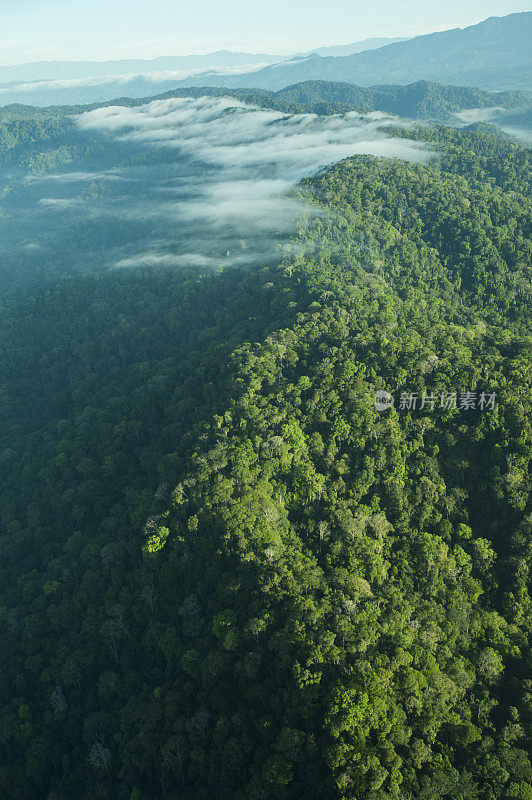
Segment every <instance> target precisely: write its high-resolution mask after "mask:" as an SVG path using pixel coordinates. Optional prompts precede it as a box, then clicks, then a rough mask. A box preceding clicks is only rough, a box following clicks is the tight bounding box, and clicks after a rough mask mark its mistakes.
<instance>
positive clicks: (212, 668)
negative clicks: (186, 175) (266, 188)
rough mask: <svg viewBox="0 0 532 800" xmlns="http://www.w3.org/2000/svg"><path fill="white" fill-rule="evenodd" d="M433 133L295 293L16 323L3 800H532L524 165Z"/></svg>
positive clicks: (305, 235)
mask: <svg viewBox="0 0 532 800" xmlns="http://www.w3.org/2000/svg"><path fill="white" fill-rule="evenodd" d="M409 134H410V132H409ZM414 135H415V136H417V137H418V138H419V139H420V140H423V141H427V140H428V141H429V142H430V143H431V145H432V146H434V147H435V148H436V147H437V148H438V150H439V151H440V153H441V154H442V155H441V156H440V158H439V161H437V162H435V163H431V164H429V165H426V166H416V165H411V164H406V163H404V162H401V161H392V162H387V161H383V160H380V159H374V158H368V157H357V158H352V159H348V160H346V161H344V162H341V163H340V164H337V165H335V166H334V167H331V168H330V169H327V170H325V171H324V172H323V173H321V174H320V175H318V176H316V177H315V178H312V179H310V180H308V181H306V182H304V183H303V184H302V185H301V187H299V189H298V192H299V193H300V195H301V197H303V198H304V199H305V200H306V202H308V203H309V204H314V205H318V204H319V205H320V206H321V207H322V208H324V209H329V210H330V212H331V213H329V214H325V213H322V214H321V215H309V221H308V222H307V223H305V224H302V227H301V230H300V232H299V235H298V240H297V241H296V242H295V243H294V244H296V245H297V247H296V248H295V249H294V252H295V253H296V255H295V256H294V257H293V259H290V260H289V261H286V262H285V263H283V264H281V265H280V266H272V267H270V268H250V269H249V270H247V271H241V272H236V271H225V272H223V273H220V274H217V275H210V276H205V277H198V276H197V275H195V274H192V273H187V272H181V273H170V272H164V271H162V272H159V271H157V270H151V271H144V272H143V271H132V272H130V273H128V274H127V275H126V274H124V273H118V272H114V273H107V274H105V275H101V274H96V275H92V276H85V277H83V278H76V279H74V278H68V279H64V280H63V281H61V282H60V283H58V284H57V285H56V286H55V288H54V289H53V290H50V291H41V292H35V293H33V294H31V295H30V296H27V297H26V298H24V299H21V300H20V301H19V302H17V303H15V302H13V303H11V304H9V305H8V306H7V308H6V309H4V310H3V312H2V316H1V319H0V324H1V330H0V349H1V353H2V358H3V362H4V363H5V365H6V370H5V376H4V377H3V379H2V387H1V390H0V415H1V420H0V421H1V429H2V436H3V442H2V450H1V452H0V508H1V516H0V533H1V551H2V556H3V558H2V564H1V568H0V575H1V583H0V585H1V587H2V597H1V601H0V602H1V605H0V623H1V625H0V653H1V654H2V655H1V658H2V669H1V670H0V687H1V696H2V707H1V710H0V792H1V794H2V796H6V797H17V798H19V797H20V798H28V800H33V798H53V797H57V798H70V797H76V798H80V800H92V798H94V797H101V798H109V800H110V799H111V798H113V800H128V799H129V798H136V799H137V800H141V798H146V800H148V798H149V800H159V798H160V799H161V800H162V798H170V799H171V800H212V798H220V800H222V798H227V800H244V799H245V800H259V798H262V800H269V799H270V798H271V800H300V798H302V797H305V798H309V800H399V798H406V797H415V798H419V799H420V800H429V798H430V800H449V799H450V798H461V800H507V799H508V798H528V797H530V794H531V790H532V766H531V764H530V760H529V757H528V750H529V745H530V724H531V713H532V702H531V697H532V680H531V667H532V660H531V656H530V653H531V650H530V636H531V630H530V620H531V618H532V614H531V610H532V604H531V602H530V594H529V592H530V567H531V558H532V551H531V548H530V540H531V520H532V514H531V508H530V442H531V435H532V431H531V427H530V420H531V418H532V416H531V408H530V402H531V396H532V393H531V389H532V370H531V364H530V341H531V339H530V335H531V330H530V327H531V315H530V277H531V276H530V199H529V194H528V188H529V179H530V175H529V172H528V169H529V153H528V151H526V150H523V149H522V148H519V147H517V146H516V145H513V144H511V143H507V142H504V141H503V140H501V139H494V138H491V137H490V136H489V135H488V134H486V133H482V134H480V133H475V132H456V131H453V130H451V129H448V128H436V129H431V130H429V129H423V130H421V129H420V130H419V131H414ZM265 283H268V284H271V290H270V291H269V292H267V293H265V292H264V291H263V289H262V287H263V286H264V284H265ZM377 389H382V390H386V391H388V392H390V393H393V395H394V396H395V397H397V398H399V396H400V394H401V392H405V393H408V392H416V393H418V395H419V396H420V397H421V396H422V395H423V393H425V394H426V395H428V394H433V395H434V396H435V397H438V398H439V397H440V396H441V393H442V392H450V391H452V390H453V389H455V390H456V391H457V392H459V393H460V392H462V391H474V392H476V393H477V396H480V395H481V394H482V393H483V392H484V393H488V392H495V393H496V397H497V401H496V404H495V406H494V408H493V409H484V411H481V410H480V409H476V410H470V411H468V410H464V409H461V408H459V407H458V408H453V407H450V408H446V407H442V406H440V404H439V403H436V404H435V407H434V408H433V409H428V408H424V409H422V408H419V407H418V408H416V409H410V410H406V409H403V410H402V409H401V408H400V407H399V406H398V404H396V405H395V407H393V408H390V409H389V410H386V411H378V410H377V409H376V408H375V404H374V396H375V391H376V390H377Z"/></svg>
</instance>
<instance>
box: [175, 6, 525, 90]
mask: <svg viewBox="0 0 532 800" xmlns="http://www.w3.org/2000/svg"><path fill="white" fill-rule="evenodd" d="M531 42H532V12H523V13H521V14H510V15H508V16H506V17H492V18H490V19H487V20H485V21H484V22H481V23H479V24H478V25H471V26H470V27H467V28H463V29H462V28H456V29H454V30H449V31H443V32H441V33H431V34H428V35H425V36H417V37H415V38H414V39H409V40H407V41H403V42H396V43H394V44H389V45H387V46H385V47H379V48H377V49H375V50H369V51H365V52H362V53H355V54H352V55H342V56H328V57H321V56H319V55H318V54H312V55H311V56H310V57H309V58H307V59H304V60H299V61H297V62H293V63H290V62H285V63H283V64H276V65H271V66H268V67H265V68H263V69H261V70H258V71H256V72H254V73H252V74H248V75H238V76H232V77H231V79H230V80H229V81H228V80H224V81H223V83H224V85H226V86H227V85H229V86H239V87H251V86H253V87H257V88H263V89H282V88H284V87H285V86H290V85H291V84H294V83H300V82H302V81H308V80H328V81H345V82H348V83H355V84H359V85H361V86H371V85H375V84H388V83H393V84H406V83H411V82H414V81H419V80H428V81H438V82H441V83H451V84H460V85H464V84H465V85H471V86H480V87H482V88H485V89H512V88H515V89H518V88H523V89H530V88H532V48H531ZM221 80H222V79H221V77H220V78H218V77H217V76H215V75H214V76H211V77H210V78H209V80H208V81H207V83H210V84H213V85H216V84H219V83H220V81H221ZM186 82H187V83H188V84H189V85H194V84H196V85H197V84H198V80H197V79H193V78H190V79H188V80H187V81H186Z"/></svg>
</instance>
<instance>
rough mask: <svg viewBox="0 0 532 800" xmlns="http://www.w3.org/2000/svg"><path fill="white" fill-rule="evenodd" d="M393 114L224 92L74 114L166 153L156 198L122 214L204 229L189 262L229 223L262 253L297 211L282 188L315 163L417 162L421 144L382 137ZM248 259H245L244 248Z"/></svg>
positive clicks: (92, 127)
mask: <svg viewBox="0 0 532 800" xmlns="http://www.w3.org/2000/svg"><path fill="white" fill-rule="evenodd" d="M397 121H398V120H397V118H396V117H390V116H387V115H385V114H381V113H372V114H369V115H364V116H361V115H360V114H357V113H349V114H345V115H343V116H328V117H323V116H316V115H314V114H295V115H287V114H282V113H280V112H278V111H271V110H265V109H262V108H255V107H252V106H249V105H246V104H245V103H242V102H240V101H238V100H236V99H234V98H231V97H222V98H212V97H202V98H197V99H193V98H172V99H169V100H157V101H154V102H151V103H149V104H146V105H144V106H140V107H136V108H128V107H123V106H113V107H107V108H100V109H97V110H95V111H90V112H88V113H85V114H83V115H81V116H80V117H78V118H77V124H78V126H79V127H80V128H81V129H83V130H86V131H97V132H99V133H100V134H101V133H102V132H107V133H108V134H109V135H111V136H112V137H113V138H114V139H115V140H117V141H120V142H122V143H125V144H129V145H134V146H136V147H141V148H148V149H151V150H152V151H160V150H161V149H162V150H164V151H165V152H166V156H165V159H166V160H167V161H168V164H167V169H166V174H165V178H164V179H161V178H159V180H158V182H157V187H156V193H157V195H158V198H157V200H153V201H152V202H150V203H144V204H140V205H139V204H135V203H133V204H131V205H130V206H129V209H128V212H127V213H128V214H130V215H131V214H132V215H135V214H138V215H139V217H144V218H146V217H150V216H152V215H160V216H161V217H166V218H168V217H174V218H175V220H176V221H178V220H180V221H181V222H182V223H190V224H193V225H195V226H203V230H202V235H201V238H200V239H199V240H198V241H196V242H195V245H196V246H197V247H198V252H197V253H196V254H195V255H196V256H198V258H197V259H196V263H200V262H201V260H202V259H207V261H209V260H210V259H212V241H213V238H216V236H218V235H219V234H220V231H224V232H225V235H226V236H227V232H228V231H229V230H230V231H231V236H232V237H233V238H235V239H237V240H238V239H246V240H248V239H250V238H251V239H252V240H253V241H254V244H255V245H256V247H257V248H258V249H260V251H261V252H264V250H265V248H264V237H265V236H269V237H270V238H272V239H273V237H274V236H279V235H281V236H282V235H286V234H290V233H292V232H293V231H294V230H295V225H296V220H297V218H298V216H299V215H300V214H301V213H302V211H303V208H302V206H301V204H300V203H298V202H297V201H296V200H295V199H293V198H291V197H290V196H289V190H290V189H291V187H293V186H294V184H295V183H297V182H298V181H299V180H300V179H301V178H303V177H306V176H309V175H311V174H313V173H315V172H316V171H317V170H319V169H320V168H321V167H325V166H326V165H329V164H332V163H334V162H336V161H339V160H341V159H344V158H347V157H349V156H352V155H355V154H370V155H374V156H384V157H388V158H402V159H408V160H410V161H415V162H424V161H426V160H427V159H428V158H429V157H430V156H431V153H430V152H429V151H427V149H426V148H425V147H424V146H423V145H421V144H420V143H417V142H413V141H410V140H406V139H394V138H391V137H390V136H388V135H387V134H386V132H385V131H383V130H382V129H383V127H386V125H388V124H391V123H393V124H397ZM168 154H170V158H169V159H168ZM151 188H152V190H153V189H154V187H153V186H152V187H151ZM163 197H164V200H162V199H161V198H163ZM206 243H208V250H209V253H206V252H205V244H206ZM189 244H190V242H187V245H189ZM221 246H222V247H225V239H224V242H223V243H222V245H221ZM190 254H191V251H190V249H188V250H187V253H186V255H187V256H188V257H190ZM247 256H248V258H250V259H251V257H252V254H251V253H249V252H248V254H247ZM135 258H141V260H142V262H143V263H147V260H148V258H149V256H148V255H147V254H146V253H144V254H141V255H140V256H138V257H135V256H131V257H128V258H127V259H125V260H124V259H122V260H121V261H120V262H119V263H120V265H121V266H126V265H132V264H133V263H136V262H135ZM179 258H181V256H179ZM132 259H133V260H132ZM176 259H177V256H176V255H175V254H173V255H172V256H171V258H168V259H166V263H170V262H171V261H172V260H173V262H174V263H180V262H178V261H177V260H176ZM207 261H205V262H204V263H207ZM152 263H161V264H162V263H165V259H164V254H161V253H160V252H156V253H154V254H153V257H152Z"/></svg>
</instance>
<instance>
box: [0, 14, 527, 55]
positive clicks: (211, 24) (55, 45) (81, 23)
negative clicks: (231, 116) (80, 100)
mask: <svg viewBox="0 0 532 800" xmlns="http://www.w3.org/2000/svg"><path fill="white" fill-rule="evenodd" d="M2 6H4V8H3V9H2V11H1V14H0V64H17V63H22V62H25V61H37V60H58V59H68V60H83V59H90V60H92V59H98V60H102V59H113V58H128V57H132V58H155V57H156V56H158V55H186V54H188V53H206V52H209V51H212V50H217V49H223V48H227V49H231V50H241V51H247V52H268V53H294V52H297V51H305V50H310V49H312V48H313V47H319V46H323V45H329V44H347V43H350V42H355V41H358V40H360V39H365V38H367V37H370V36H409V35H415V34H419V33H429V32H431V31H433V30H444V29H446V28H453V27H464V26H466V25H470V24H474V23H476V22H479V21H480V20H482V19H485V18H486V17H490V16H503V15H505V14H510V13H513V12H516V11H530V10H531V4H530V3H528V4H527V2H526V0H523V2H521V3H519V2H518V3H511V2H496V1H492V0H447V2H445V3H435V4H434V3H431V2H430V0H429V2H427V0H422V1H421V0H402V1H401V0H375V2H369V3H368V2H364V3H361V2H356V0H355V2H353V0H351V1H350V2H349V1H346V0H319V2H316V0H307V1H306V2H305V0H265V1H264V2H259V3H253V2H250V0H225V1H224V0H218V2H216V0H193V2H186V3H184V2H182V0H151V2H146V1H145V0H142V1H141V0H18V1H15V2H9V3H8V2H3V3H2ZM6 6H8V7H7V8H6Z"/></svg>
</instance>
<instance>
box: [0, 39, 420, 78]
mask: <svg viewBox="0 0 532 800" xmlns="http://www.w3.org/2000/svg"><path fill="white" fill-rule="evenodd" d="M402 41H405V39H404V38H395V39H393V38H384V39H383V38H380V39H377V38H372V39H363V40H362V41H360V42H353V43H352V44H343V45H336V46H332V47H318V48H316V49H315V50H313V51H311V52H312V53H316V54H318V55H320V56H346V55H351V54H353V53H362V52H364V51H365V50H372V49H375V48H377V47H383V46H385V45H388V44H393V43H394V42H402ZM308 55H310V52H306V53H298V54H294V55H290V56H280V55H272V54H271V53H235V52H233V51H231V50H217V51H216V52H213V53H206V54H205V55H188V56H161V57H159V58H153V59H132V58H129V59H123V60H119V61H33V62H30V63H28V64H15V65H13V66H7V67H3V66H0V83H13V82H15V83H18V82H20V81H30V82H33V81H40V80H44V81H53V80H76V79H80V78H93V77H105V76H110V75H141V74H150V73H155V72H166V71H168V70H182V71H185V70H198V69H199V70H202V71H205V70H214V69H216V68H217V67H225V68H227V67H235V68H236V67H243V68H244V69H245V68H249V67H250V66H252V65H260V66H264V65H267V64H277V63H280V62H283V61H287V60H288V61H291V60H293V59H294V58H295V59H300V58H304V57H306V56H308Z"/></svg>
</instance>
